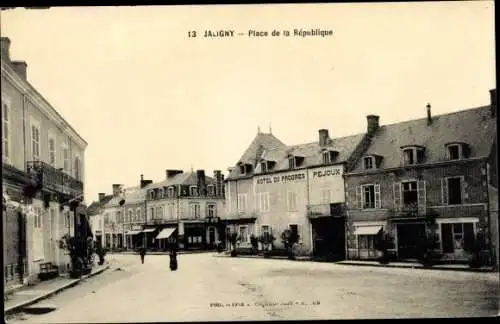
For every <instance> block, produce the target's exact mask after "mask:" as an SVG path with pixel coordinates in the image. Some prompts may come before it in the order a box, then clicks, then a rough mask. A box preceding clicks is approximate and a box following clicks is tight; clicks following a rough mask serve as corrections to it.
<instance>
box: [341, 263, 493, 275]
mask: <svg viewBox="0 0 500 324" xmlns="http://www.w3.org/2000/svg"><path fill="white" fill-rule="evenodd" d="M334 264H339V265H350V266H361V267H378V268H400V269H421V270H440V271H462V272H483V273H488V272H490V273H491V272H497V271H495V270H493V269H490V268H478V269H474V268H448V267H440V266H431V267H424V266H420V265H417V266H415V265H391V264H384V265H380V264H369V263H354V262H353V263H344V262H342V261H340V262H335V263H334Z"/></svg>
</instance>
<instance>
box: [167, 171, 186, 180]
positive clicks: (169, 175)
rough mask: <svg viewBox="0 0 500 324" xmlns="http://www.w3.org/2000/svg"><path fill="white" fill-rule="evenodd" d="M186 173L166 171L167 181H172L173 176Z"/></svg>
mask: <svg viewBox="0 0 500 324" xmlns="http://www.w3.org/2000/svg"><path fill="white" fill-rule="evenodd" d="M183 172H184V171H182V170H172V169H167V170H166V171H165V173H166V175H167V179H170V178H172V177H173V176H175V175H177V174H180V173H183Z"/></svg>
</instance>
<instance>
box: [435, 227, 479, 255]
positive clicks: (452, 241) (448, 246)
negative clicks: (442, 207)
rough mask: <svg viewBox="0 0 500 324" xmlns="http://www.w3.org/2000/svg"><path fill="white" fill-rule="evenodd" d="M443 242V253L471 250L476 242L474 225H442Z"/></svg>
mask: <svg viewBox="0 0 500 324" xmlns="http://www.w3.org/2000/svg"><path fill="white" fill-rule="evenodd" d="M441 242H442V247H443V253H454V252H455V251H457V250H458V251H462V250H464V249H465V250H467V249H468V250H470V249H471V248H472V245H473V242H474V224H473V223H453V224H441Z"/></svg>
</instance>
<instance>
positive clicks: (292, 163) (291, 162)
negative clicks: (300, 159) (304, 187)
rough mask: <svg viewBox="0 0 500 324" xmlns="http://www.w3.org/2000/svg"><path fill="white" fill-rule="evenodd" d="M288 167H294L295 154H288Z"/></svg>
mask: <svg viewBox="0 0 500 324" xmlns="http://www.w3.org/2000/svg"><path fill="white" fill-rule="evenodd" d="M288 168H289V169H294V168H295V156H290V157H289V158H288Z"/></svg>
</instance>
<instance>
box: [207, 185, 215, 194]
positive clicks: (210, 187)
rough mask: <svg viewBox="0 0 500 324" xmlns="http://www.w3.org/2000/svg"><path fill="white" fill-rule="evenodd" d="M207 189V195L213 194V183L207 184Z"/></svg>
mask: <svg viewBox="0 0 500 324" xmlns="http://www.w3.org/2000/svg"><path fill="white" fill-rule="evenodd" d="M207 191H208V195H209V196H213V195H214V185H208V186H207Z"/></svg>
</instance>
